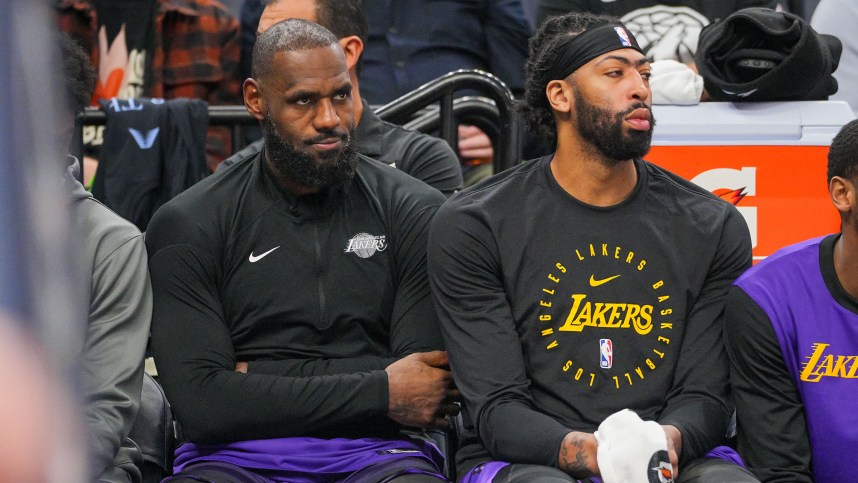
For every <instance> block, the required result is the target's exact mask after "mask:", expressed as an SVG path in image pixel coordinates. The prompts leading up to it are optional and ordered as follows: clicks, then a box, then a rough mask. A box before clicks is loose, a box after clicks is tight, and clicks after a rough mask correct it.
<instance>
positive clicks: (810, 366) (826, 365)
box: [799, 342, 858, 382]
mask: <svg viewBox="0 0 858 483" xmlns="http://www.w3.org/2000/svg"><path fill="white" fill-rule="evenodd" d="M830 346H831V344H823V343H821V342H819V343H816V344H813V346H812V348H813V352H812V353H811V354H810V355H809V356H808V357H807V362H805V363H804V364H803V366H802V370H801V374H800V375H799V379H801V380H802V381H804V382H819V381H820V380H821V379H822V378H823V377H836V378H840V379H858V355H853V356H848V355H842V354H826V353H825V350H826V349H828V347H830Z"/></svg>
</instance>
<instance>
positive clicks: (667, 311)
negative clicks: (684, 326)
mask: <svg viewBox="0 0 858 483" xmlns="http://www.w3.org/2000/svg"><path fill="white" fill-rule="evenodd" d="M672 313H673V309H661V315H670V314H672Z"/></svg>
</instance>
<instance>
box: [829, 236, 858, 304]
mask: <svg viewBox="0 0 858 483" xmlns="http://www.w3.org/2000/svg"><path fill="white" fill-rule="evenodd" d="M851 223H853V224H854V223H855V222H854V221H851ZM834 271H835V272H836V273H837V279H838V280H840V285H841V286H842V287H843V289H844V290H846V293H848V294H849V295H851V296H852V298H854V299H858V230H855V229H852V230H850V229H846V227H844V230H843V234H842V235H841V236H840V239H838V240H837V243H836V244H835V245H834Z"/></svg>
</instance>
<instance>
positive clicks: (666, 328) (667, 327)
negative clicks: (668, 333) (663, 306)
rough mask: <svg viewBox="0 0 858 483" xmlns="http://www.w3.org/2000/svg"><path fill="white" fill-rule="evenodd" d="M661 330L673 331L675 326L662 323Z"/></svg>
mask: <svg viewBox="0 0 858 483" xmlns="http://www.w3.org/2000/svg"><path fill="white" fill-rule="evenodd" d="M659 328H660V329H661V330H672V329H673V324H672V323H669V322H662V323H661V326H660V327H659Z"/></svg>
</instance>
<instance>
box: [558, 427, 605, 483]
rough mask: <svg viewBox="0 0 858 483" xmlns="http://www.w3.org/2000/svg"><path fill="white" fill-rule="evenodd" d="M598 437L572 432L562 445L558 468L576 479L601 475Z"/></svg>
mask: <svg viewBox="0 0 858 483" xmlns="http://www.w3.org/2000/svg"><path fill="white" fill-rule="evenodd" d="M598 446H599V445H598V443H597V442H596V437H595V436H594V435H593V434H592V433H584V432H580V431H572V432H571V433H569V434H567V435H566V437H565V438H563V442H562V443H560V453H559V455H558V458H557V466H558V467H559V468H560V469H561V470H563V471H565V472H566V473H568V474H570V475H572V476H574V477H576V478H586V477H590V476H597V475H599V462H598V460H597V459H596V453H597V450H598Z"/></svg>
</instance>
